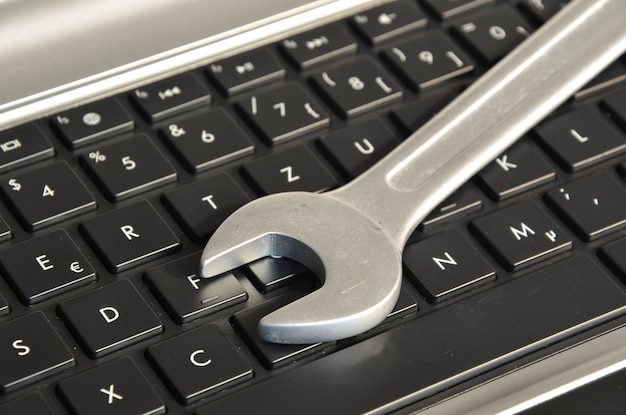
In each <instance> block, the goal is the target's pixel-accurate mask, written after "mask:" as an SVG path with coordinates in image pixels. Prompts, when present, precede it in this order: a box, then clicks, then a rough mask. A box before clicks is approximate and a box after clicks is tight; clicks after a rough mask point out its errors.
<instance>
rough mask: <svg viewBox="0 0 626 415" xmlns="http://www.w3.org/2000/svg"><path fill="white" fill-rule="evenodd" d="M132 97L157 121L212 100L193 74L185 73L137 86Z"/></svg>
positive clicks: (140, 107)
mask: <svg viewBox="0 0 626 415" xmlns="http://www.w3.org/2000/svg"><path fill="white" fill-rule="evenodd" d="M131 99H132V101H133V103H135V105H136V106H137V107H138V108H139V110H140V111H141V113H142V114H143V115H144V116H145V117H146V118H148V120H150V121H157V120H160V119H163V118H166V117H169V116H170V115H172V114H176V113H179V112H182V111H185V110H187V109H190V108H194V107H199V106H202V105H206V104H208V103H209V102H211V95H210V94H209V91H208V89H207V88H206V87H205V86H204V85H203V84H202V83H201V82H200V81H198V80H197V79H196V78H195V77H194V76H193V75H192V74H190V73H185V74H182V75H177V76H174V77H172V78H169V79H166V80H164V81H159V82H156V83H154V84H150V85H146V86H143V87H141V88H137V89H135V90H134V91H133V93H132V94H131Z"/></svg>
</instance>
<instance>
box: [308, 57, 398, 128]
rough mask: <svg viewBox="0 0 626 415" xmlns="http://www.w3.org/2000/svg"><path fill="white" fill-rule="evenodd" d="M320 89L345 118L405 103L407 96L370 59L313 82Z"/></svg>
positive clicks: (332, 69) (359, 58)
mask: <svg viewBox="0 0 626 415" xmlns="http://www.w3.org/2000/svg"><path fill="white" fill-rule="evenodd" d="M312 80H313V82H314V84H315V85H316V87H317V89H318V90H319V91H320V93H321V94H323V95H324V96H325V97H326V98H327V99H328V100H329V101H330V103H331V104H332V105H333V106H334V108H335V110H336V111H338V112H339V114H340V115H341V116H342V117H344V118H349V117H353V116H355V115H358V114H360V113H363V112H365V111H369V110H372V109H374V108H377V107H379V106H381V105H385V104H388V103H390V102H393V101H397V100H400V99H402V96H403V92H402V89H400V87H399V86H398V84H397V83H396V82H395V81H394V80H393V79H392V78H391V76H389V74H387V73H386V72H385V71H384V70H383V68H382V67H381V66H380V65H379V64H378V63H376V62H375V61H374V60H372V59H371V58H370V57H368V56H360V57H358V58H356V59H355V60H353V61H351V62H349V63H345V64H342V65H340V66H335V67H333V68H331V69H329V70H328V71H324V72H322V73H321V74H318V75H315V76H313V78H312Z"/></svg>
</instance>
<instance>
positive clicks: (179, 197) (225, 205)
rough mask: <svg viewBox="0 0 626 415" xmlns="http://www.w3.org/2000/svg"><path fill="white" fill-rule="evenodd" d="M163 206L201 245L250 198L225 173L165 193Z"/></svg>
mask: <svg viewBox="0 0 626 415" xmlns="http://www.w3.org/2000/svg"><path fill="white" fill-rule="evenodd" d="M163 201H164V203H165V204H166V205H167V206H168V208H169V209H170V210H171V211H172V213H173V215H174V216H175V217H176V220H178V221H179V222H180V224H181V226H182V227H183V228H184V229H185V232H187V233H188V234H189V236H191V238H193V239H194V240H196V241H198V242H203V241H204V242H206V240H207V238H208V237H209V236H211V234H212V233H213V232H214V231H215V230H216V229H217V227H218V226H220V224H221V223H222V222H223V221H224V219H226V218H227V217H228V216H230V214H231V213H233V212H234V211H235V210H237V209H238V208H240V207H241V206H243V205H244V204H246V203H247V202H249V201H250V197H248V195H246V194H245V193H244V192H243V190H241V188H240V187H239V185H237V183H235V181H234V180H233V179H232V178H231V177H230V176H229V175H228V174H226V173H221V174H219V175H217V176H214V177H211V178H209V179H206V180H202V181H198V182H194V183H191V184H188V185H186V186H183V187H180V188H178V189H175V190H172V191H169V192H167V193H165V195H164V198H163Z"/></svg>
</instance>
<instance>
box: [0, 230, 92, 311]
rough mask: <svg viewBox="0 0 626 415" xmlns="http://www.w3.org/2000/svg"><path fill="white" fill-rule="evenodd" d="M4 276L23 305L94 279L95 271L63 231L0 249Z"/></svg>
mask: <svg viewBox="0 0 626 415" xmlns="http://www.w3.org/2000/svg"><path fill="white" fill-rule="evenodd" d="M0 267H1V268H2V272H3V275H4V277H5V278H6V279H7V280H8V281H9V283H10V284H11V286H12V287H13V288H14V289H15V290H16V291H17V293H18V294H19V297H20V300H21V301H22V302H23V303H24V304H26V305H32V304H36V303H39V302H41V301H44V300H46V299H48V298H50V297H53V296H55V295H59V294H61V293H64V292H66V291H69V290H73V289H75V288H77V287H81V286H83V285H87V284H90V283H92V282H94V281H95V280H96V272H95V271H94V269H93V267H92V266H91V264H90V263H89V262H88V261H87V259H86V258H85V256H84V255H83V254H82V253H81V252H80V251H79V250H78V247H77V246H76V244H74V242H73V241H72V239H71V238H70V237H69V235H68V234H67V233H66V232H65V231H64V230H57V231H54V232H51V233H48V234H46V235H43V236H40V237H37V238H34V239H29V240H27V241H25V242H22V243H20V244H18V245H14V246H11V247H10V248H7V249H5V250H3V251H0Z"/></svg>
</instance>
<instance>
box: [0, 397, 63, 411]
mask: <svg viewBox="0 0 626 415" xmlns="http://www.w3.org/2000/svg"><path fill="white" fill-rule="evenodd" d="M0 414H5V415H12V414H16V415H17V414H36V415H54V414H53V413H52V410H51V409H50V407H49V406H48V404H47V403H46V401H44V400H43V397H42V396H41V394H40V393H33V394H30V395H26V396H24V397H22V398H19V399H15V400H13V401H11V402H9V403H6V404H4V405H0Z"/></svg>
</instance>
